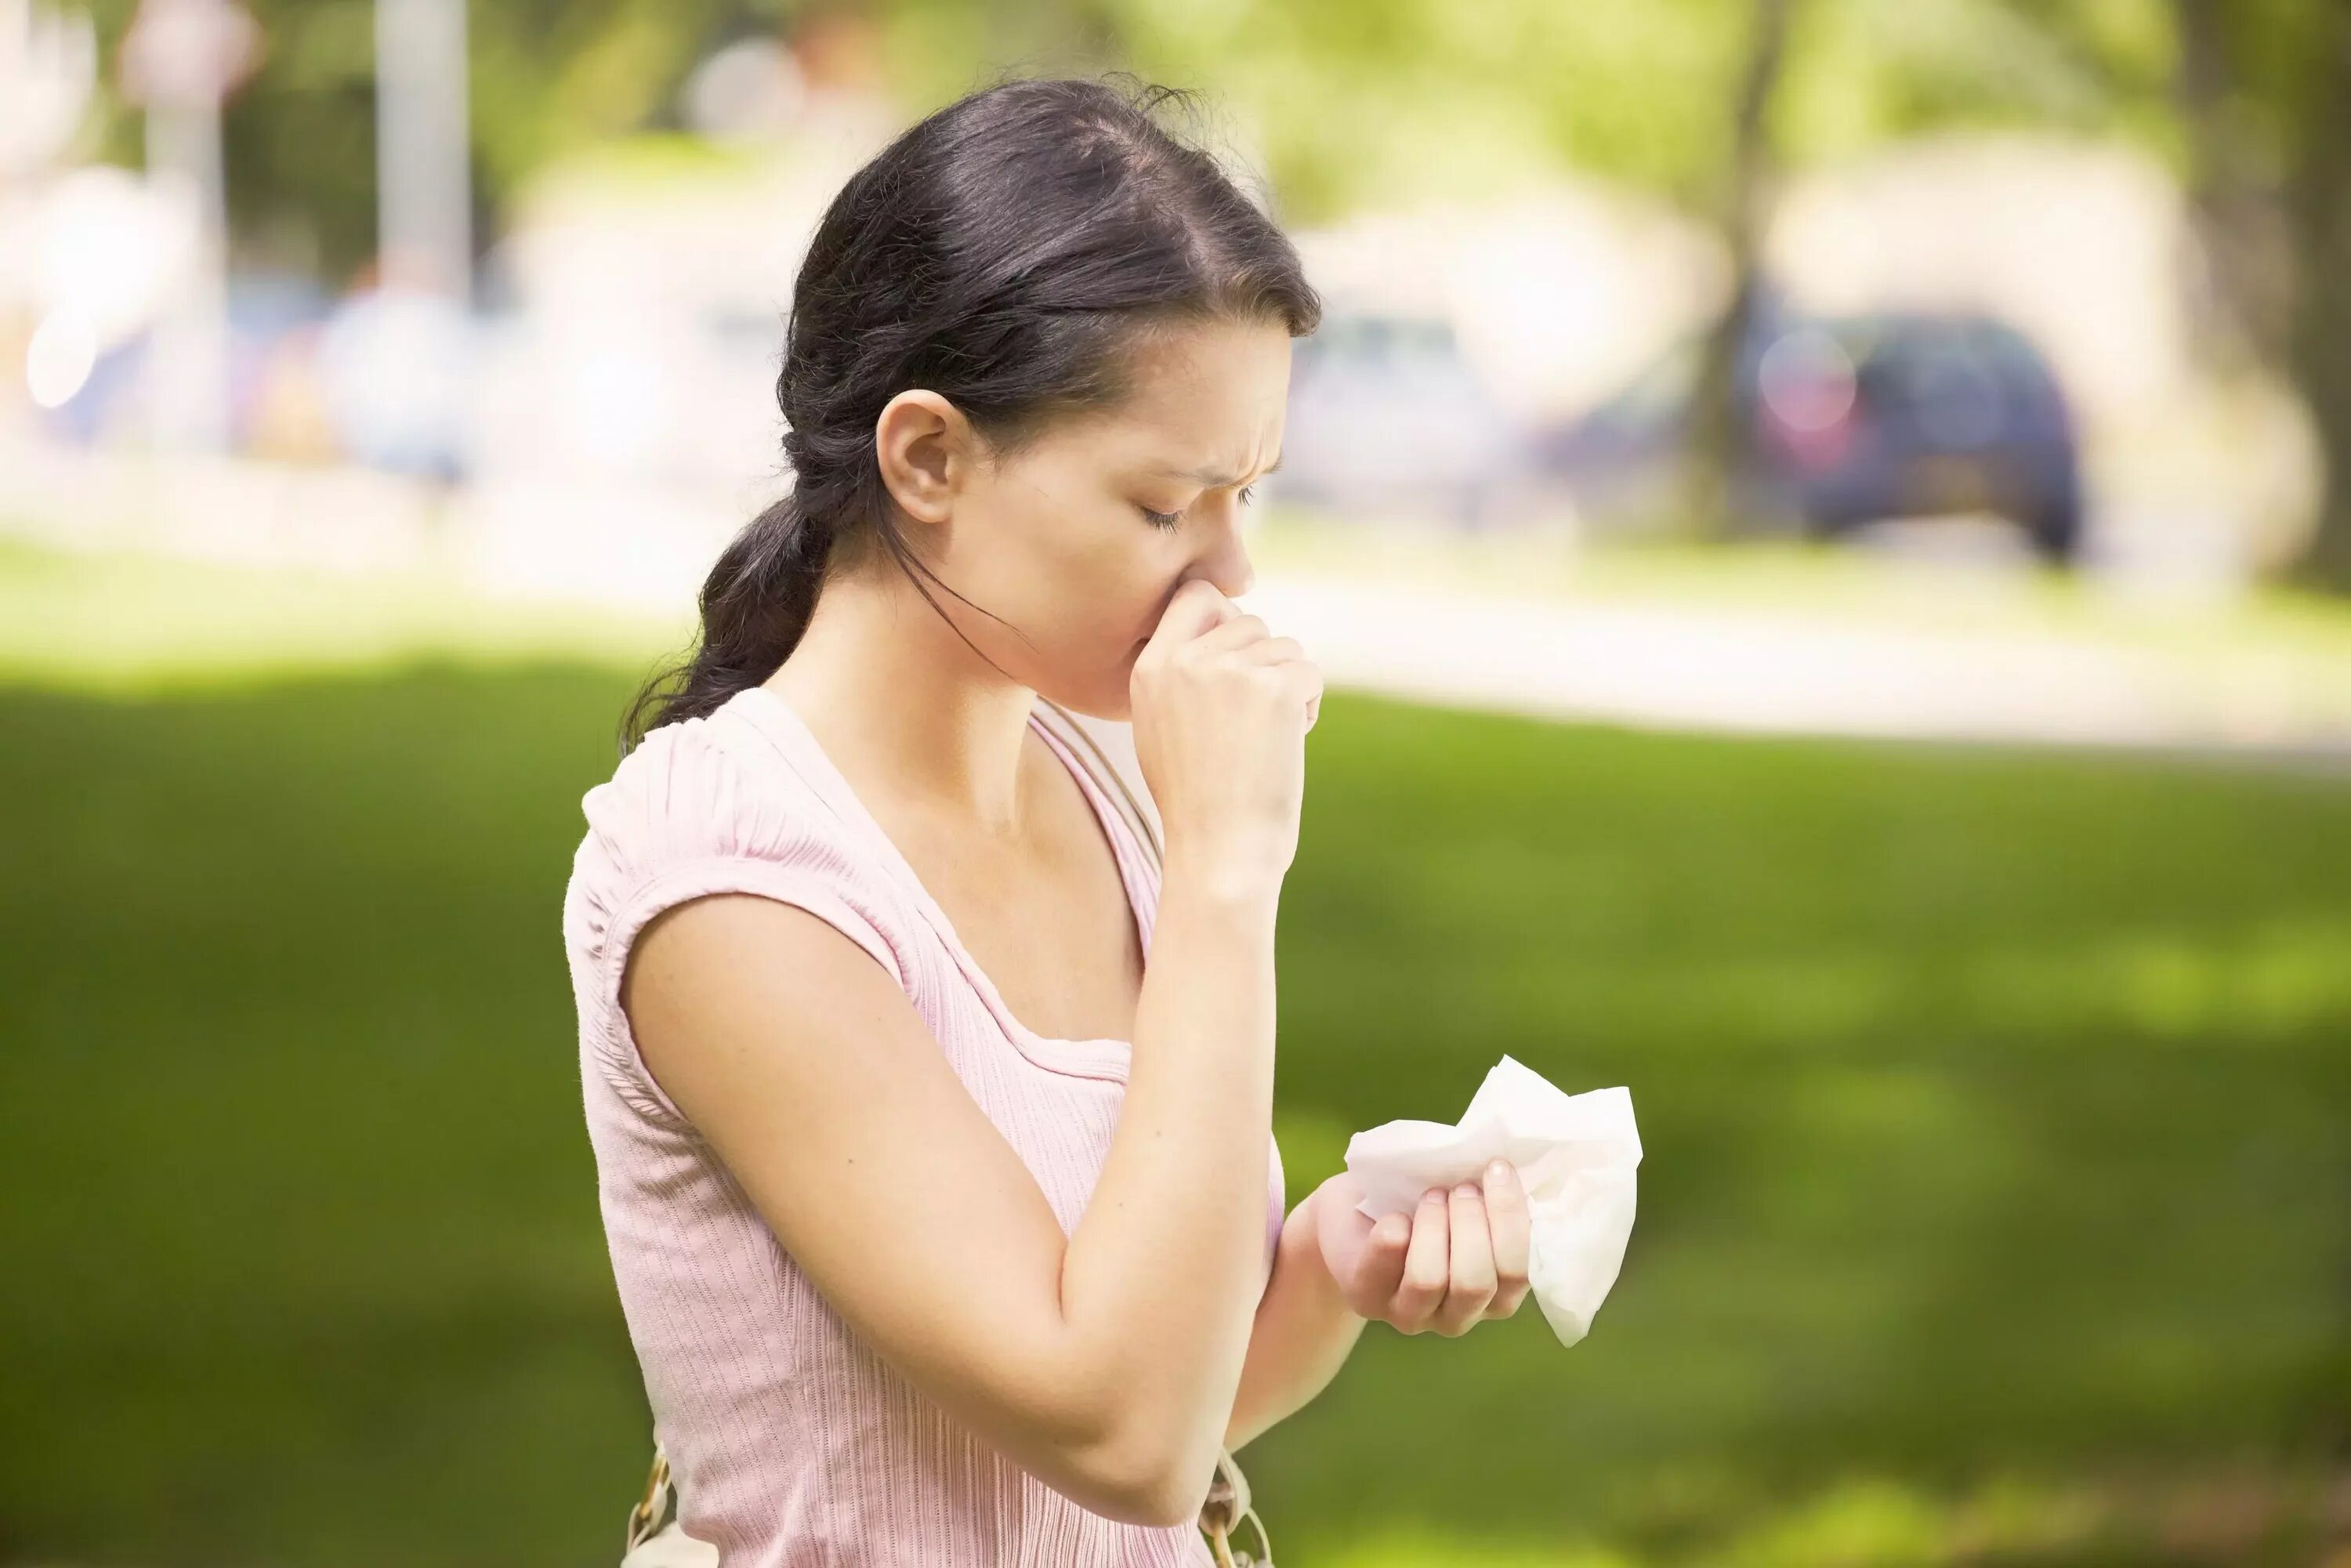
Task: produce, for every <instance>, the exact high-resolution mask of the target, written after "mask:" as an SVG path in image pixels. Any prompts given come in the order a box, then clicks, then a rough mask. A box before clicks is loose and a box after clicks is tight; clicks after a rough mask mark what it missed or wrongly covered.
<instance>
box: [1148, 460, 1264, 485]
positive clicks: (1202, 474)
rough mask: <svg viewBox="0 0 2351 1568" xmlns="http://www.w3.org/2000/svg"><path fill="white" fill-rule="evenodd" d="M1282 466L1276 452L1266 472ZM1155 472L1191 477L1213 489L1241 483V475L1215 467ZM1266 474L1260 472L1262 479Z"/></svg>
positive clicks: (1173, 476) (1175, 477) (1177, 476)
mask: <svg viewBox="0 0 2351 1568" xmlns="http://www.w3.org/2000/svg"><path fill="white" fill-rule="evenodd" d="M1280 466H1281V457H1280V455H1279V454H1276V455H1275V456H1274V459H1273V461H1272V462H1270V463H1269V464H1267V465H1265V474H1271V473H1273V472H1275V471H1276V470H1278V469H1280ZM1155 472H1157V473H1160V474H1164V475H1165V476H1167V477H1169V478H1171V479H1189V480H1191V481H1192V482H1193V483H1194V484H1196V485H1206V486H1208V487H1209V488H1210V489H1212V490H1213V489H1217V488H1220V487H1221V486H1226V485H1237V484H1238V483H1240V476H1239V475H1238V474H1219V473H1217V471H1216V470H1215V469H1213V468H1172V467H1162V468H1159V469H1156V470H1155ZM1265 474H1260V475H1259V476H1258V477H1259V478H1260V479H1262V478H1264V477H1265Z"/></svg>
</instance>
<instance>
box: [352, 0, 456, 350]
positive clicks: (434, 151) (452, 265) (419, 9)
mask: <svg viewBox="0 0 2351 1568" xmlns="http://www.w3.org/2000/svg"><path fill="white" fill-rule="evenodd" d="M375 71H376V93H375V104H376V200H377V244H378V249H379V252H380V255H381V264H382V265H381V270H382V277H383V281H384V282H385V283H386V284H387V285H394V284H396V285H400V286H403V287H413V288H419V289H423V290H424V291H426V292H429V293H436V294H441V295H444V296H445V297H446V298H450V299H452V300H454V301H455V302H457V303H458V304H460V305H464V304H465V303H466V302H467V301H468V300H469V299H470V298H471V296H472V278H473V256H474V238H473V172H472V170H471V168H470V167H469V166H468V164H467V162H466V150H467V148H468V146H469V145H470V141H469V132H468V130H467V125H466V65H465V0H376V6H375Z"/></svg>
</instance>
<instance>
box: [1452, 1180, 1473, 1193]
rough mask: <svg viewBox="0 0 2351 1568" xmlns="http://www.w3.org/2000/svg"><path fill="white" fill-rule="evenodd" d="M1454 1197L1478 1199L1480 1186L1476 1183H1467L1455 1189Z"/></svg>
mask: <svg viewBox="0 0 2351 1568" xmlns="http://www.w3.org/2000/svg"><path fill="white" fill-rule="evenodd" d="M1453 1196H1454V1197H1477V1196H1478V1184H1477V1183H1476V1182H1474V1181H1465V1182H1463V1183H1462V1184H1461V1185H1460V1186H1457V1187H1455V1188H1454V1189H1453Z"/></svg>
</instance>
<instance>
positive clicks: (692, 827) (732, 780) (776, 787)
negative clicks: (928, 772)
mask: <svg viewBox="0 0 2351 1568" xmlns="http://www.w3.org/2000/svg"><path fill="white" fill-rule="evenodd" d="M580 811H581V814H582V815H583V816H584V818H585V819H586V831H585V832H584V833H583V834H582V836H581V838H580V846H579V849H578V850H577V852H575V853H574V855H573V857H572V866H571V881H570V886H569V891H568V893H567V895H566V899H565V903H566V906H567V919H566V924H567V925H568V926H569V927H570V928H571V931H572V935H573V936H574V939H575V940H577V941H580V942H583V943H586V944H587V945H589V946H595V945H596V939H597V936H598V935H599V933H600V932H601V931H603V930H604V929H606V928H607V927H608V926H609V925H611V921H612V919H613V917H614V915H615V913H616V912H617V911H620V910H622V909H623V908H625V907H627V906H629V905H631V904H636V903H641V902H643V899H644V898H645V897H646V895H647V892H648V889H649V888H653V886H655V884H659V883H677V882H680V881H681V880H686V881H692V882H695V883H697V884H699V883H713V884H714V885H716V883H717V882H721V881H729V880H731V881H735V882H738V883H746V884H748V883H753V882H757V881H758V880H760V879H761V878H763V877H764V878H765V879H767V880H770V881H772V880H774V879H776V878H778V877H782V876H786V875H790V876H794V877H799V878H803V879H815V880H821V881H822V882H823V883H826V884H828V885H830V886H831V887H833V888H835V889H840V890H847V891H850V892H852V894H855V893H859V892H864V891H867V890H864V889H862V888H861V887H860V884H862V883H867V882H870V881H872V876H871V873H870V868H868V867H867V865H866V863H865V860H864V857H862V856H860V855H859V854H857V853H856V852H855V851H854V848H853V845H852V840H851V838H850V837H849V835H848V833H847V832H846V831H845V830H844V827H843V824H842V823H841V820H840V818H839V816H838V815H837V813H836V812H835V810H834V809H833V808H832V806H831V803H830V802H829V801H827V800H825V798H824V797H823V796H822V794H821V793H820V792H819V790H818V789H816V787H815V786H814V785H813V784H812V783H810V781H809V780H808V779H806V778H805V777H804V776H803V775H802V774H801V773H799V771H798V770H796V769H795V768H792V767H791V766H789V761H788V759H787V758H784V757H782V756H781V755H780V754H778V752H777V751H776V749H775V747H774V746H773V744H772V743H771V742H770V741H769V740H768V737H766V736H765V735H764V734H763V733H762V732H761V731H760V730H759V729H758V727H756V726H754V725H751V724H749V723H747V721H746V719H745V717H744V716H743V715H742V714H741V712H740V711H739V710H738V709H737V706H736V705H732V704H730V705H727V706H723V707H721V708H720V709H719V710H718V711H716V713H712V714H709V715H707V716H699V717H695V718H687V719H681V720H678V721H676V722H674V723H671V724H666V725H663V726H662V727H659V728H657V729H654V730H653V731H651V732H650V733H648V734H647V735H646V736H645V737H644V738H643V740H642V741H640V742H639V743H638V744H637V747H636V748H635V749H634V750H632V751H631V752H630V753H629V754H628V756H626V757H625V758H622V759H621V761H620V763H619V765H618V766H616V767H615V768H613V770H612V776H611V778H610V779H606V780H605V781H604V782H602V783H601V784H598V785H596V786H595V787H594V788H593V789H590V790H589V791H588V792H587V793H586V794H585V795H583V796H581V797H580ZM855 902H856V903H857V904H860V905H864V904H868V903H869V898H867V897H862V896H860V897H856V898H855Z"/></svg>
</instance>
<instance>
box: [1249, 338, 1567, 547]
mask: <svg viewBox="0 0 2351 1568" xmlns="http://www.w3.org/2000/svg"><path fill="white" fill-rule="evenodd" d="M1529 473H1530V462H1529V456H1528V453H1527V449H1526V444H1525V438H1524V434H1523V433H1522V432H1520V430H1519V429H1517V427H1516V426H1515V425H1514V424H1513V423H1512V422H1511V419H1510V415H1509V414H1508V413H1507V412H1506V411H1505V410H1504V409H1503V408H1502V407H1501V406H1500V404H1499V403H1498V402H1496V400H1495V399H1494V398H1493V396H1492V395H1491V394H1490V393H1489V392H1488V390H1487V388H1486V386H1485V384H1484V382H1482V381H1481V380H1480V379H1479V376H1478V374H1477V372H1476V371H1475V370H1474V369H1473V368H1472V367H1471V365H1470V363H1469V361H1468V360H1467V359H1466V358H1465V357H1464V356H1463V354H1462V352H1461V349H1460V345H1459V343H1458V340H1457V339H1456V338H1455V336H1454V331H1453V328H1452V326H1451V324H1450V323H1448V322H1447V321H1444V320H1442V319H1437V318H1434V317H1420V316H1407V315H1389V314H1379V313H1373V312H1353V313H1333V314H1332V315H1331V316H1329V317H1326V318H1325V319H1324V320H1323V322H1322V328H1321V329H1319V330H1318V331H1317V332H1316V333H1315V334H1314V335H1313V336H1312V337H1311V338H1306V339H1303V340H1301V341H1300V342H1299V344H1298V345H1297V350H1296V357H1295V359H1294V360H1293V361H1292V362H1291V367H1290V414H1289V422H1288V423H1287V425H1286V426H1285V428H1284V433H1283V441H1282V451H1281V472H1280V476H1279V494H1280V497H1281V498H1282V499H1283V500H1284V501H1286V502H1288V501H1296V502H1301V503H1304V504H1306V505H1308V506H1315V507H1332V508H1364V509H1371V510H1376V511H1379V512H1383V513H1395V512H1400V511H1413V510H1418V511H1427V512H1432V513H1435V514H1437V515H1441V516H1444V517H1449V518H1452V519H1455V520H1457V521H1459V522H1463V523H1469V524H1478V523H1483V522H1486V521H1488V520H1489V519H1491V518H1492V517H1494V515H1495V514H1496V513H1497V512H1498V511H1499V510H1500V508H1501V507H1503V506H1504V505H1505V504H1506V502H1507V498H1508V497H1510V495H1511V494H1513V492H1514V491H1515V490H1516V489H1517V488H1518V487H1519V486H1520V485H1521V484H1523V482H1524V481H1525V479H1526V477H1527V476H1528V475H1529Z"/></svg>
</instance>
